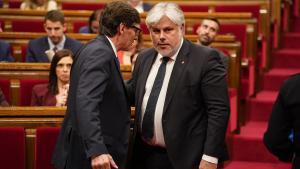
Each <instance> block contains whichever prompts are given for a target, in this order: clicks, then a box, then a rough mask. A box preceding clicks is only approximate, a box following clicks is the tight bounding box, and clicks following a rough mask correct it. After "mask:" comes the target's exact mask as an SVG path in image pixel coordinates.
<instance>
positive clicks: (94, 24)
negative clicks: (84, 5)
mask: <svg viewBox="0 0 300 169" xmlns="http://www.w3.org/2000/svg"><path fill="white" fill-rule="evenodd" d="M101 12H102V10H101V9H98V10H95V11H94V12H93V13H92V14H91V15H90V17H89V23H88V25H87V26H83V27H81V28H80V29H79V33H96V34H98V32H99V20H100V15H101Z"/></svg>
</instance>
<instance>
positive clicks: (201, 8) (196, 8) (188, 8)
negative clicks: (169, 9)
mask: <svg viewBox="0 0 300 169" xmlns="http://www.w3.org/2000/svg"><path fill="white" fill-rule="evenodd" d="M180 8H181V10H182V11H183V12H208V6H207V5H195V4H193V5H183V4H181V5H180Z"/></svg>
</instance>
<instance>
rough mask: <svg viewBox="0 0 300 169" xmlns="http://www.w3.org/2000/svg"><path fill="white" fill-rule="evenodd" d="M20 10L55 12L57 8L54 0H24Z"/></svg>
mask: <svg viewBox="0 0 300 169" xmlns="http://www.w3.org/2000/svg"><path fill="white" fill-rule="evenodd" d="M20 9H23V10H46V11H51V10H57V9H58V6H57V3H56V1H55V0H24V2H22V4H21V6H20Z"/></svg>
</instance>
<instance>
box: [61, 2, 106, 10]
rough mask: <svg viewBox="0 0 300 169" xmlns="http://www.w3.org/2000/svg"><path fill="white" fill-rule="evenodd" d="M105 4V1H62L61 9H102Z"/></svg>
mask: <svg viewBox="0 0 300 169" xmlns="http://www.w3.org/2000/svg"><path fill="white" fill-rule="evenodd" d="M104 6H105V3H99V2H98V3H91V2H89V3H82V2H71V1H70V2H62V4H61V9H62V10H66V9H67V10H68V9H71V10H97V9H102V8H103V7H104Z"/></svg>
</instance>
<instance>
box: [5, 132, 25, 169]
mask: <svg viewBox="0 0 300 169" xmlns="http://www.w3.org/2000/svg"><path fill="white" fill-rule="evenodd" d="M0 138H1V139H0V152H1V153H0V166H1V167H0V168H3V169H4V168H5V169H25V159H26V158H25V131H24V128H22V127H0Z"/></svg>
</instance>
